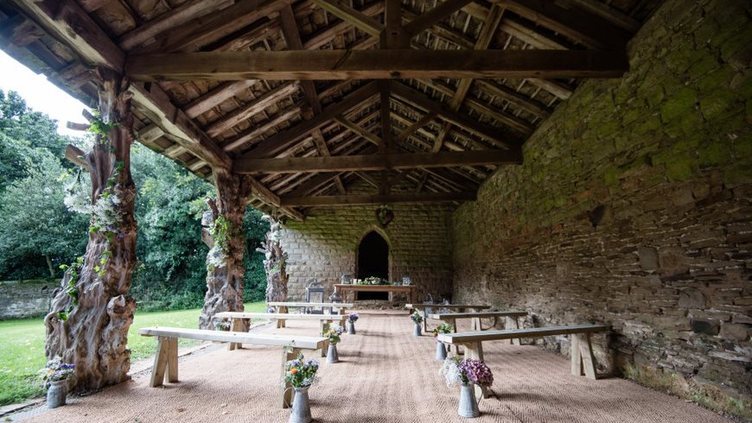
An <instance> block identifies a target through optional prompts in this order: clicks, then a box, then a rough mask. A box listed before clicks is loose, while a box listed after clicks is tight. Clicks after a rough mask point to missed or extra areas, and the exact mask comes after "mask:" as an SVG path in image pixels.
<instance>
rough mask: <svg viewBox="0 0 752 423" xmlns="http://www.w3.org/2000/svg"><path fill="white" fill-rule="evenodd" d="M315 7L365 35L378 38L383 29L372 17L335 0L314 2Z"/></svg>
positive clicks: (317, 0)
mask: <svg viewBox="0 0 752 423" xmlns="http://www.w3.org/2000/svg"><path fill="white" fill-rule="evenodd" d="M314 2H315V3H316V5H317V6H319V7H320V8H322V9H324V10H326V11H327V12H329V13H331V14H332V15H334V16H336V17H338V18H340V19H342V20H343V21H345V22H348V23H350V24H351V25H352V26H354V27H355V28H358V29H359V30H361V31H363V32H365V33H366V34H369V35H372V36H374V37H378V36H379V34H380V33H381V31H382V30H383V29H384V27H383V26H382V25H381V24H380V23H379V22H378V21H376V20H375V19H373V18H372V17H370V16H368V15H366V14H365V13H363V12H360V11H357V10H355V9H353V8H351V7H349V6H346V5H344V4H341V3H340V2H338V1H336V0H314Z"/></svg>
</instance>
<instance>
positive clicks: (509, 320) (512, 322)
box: [504, 316, 522, 345]
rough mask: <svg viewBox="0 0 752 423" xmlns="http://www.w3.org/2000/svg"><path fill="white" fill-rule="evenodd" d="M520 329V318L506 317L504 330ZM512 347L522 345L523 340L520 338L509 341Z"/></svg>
mask: <svg viewBox="0 0 752 423" xmlns="http://www.w3.org/2000/svg"><path fill="white" fill-rule="evenodd" d="M512 328H514V329H519V328H520V321H519V318H518V317H510V316H507V317H506V322H505V323H504V329H512ZM509 344H510V345H522V340H521V339H520V338H512V339H510V340H509Z"/></svg>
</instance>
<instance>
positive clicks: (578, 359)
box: [569, 335, 583, 376]
mask: <svg viewBox="0 0 752 423" xmlns="http://www.w3.org/2000/svg"><path fill="white" fill-rule="evenodd" d="M569 341H570V346H569V358H570V363H571V370H572V376H582V374H583V372H582V356H581V355H580V339H579V338H578V337H577V335H572V336H571V338H570V339H569Z"/></svg>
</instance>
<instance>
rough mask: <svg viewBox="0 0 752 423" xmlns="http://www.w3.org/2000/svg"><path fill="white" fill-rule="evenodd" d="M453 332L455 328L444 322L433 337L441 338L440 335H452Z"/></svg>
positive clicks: (435, 330) (436, 329)
mask: <svg viewBox="0 0 752 423" xmlns="http://www.w3.org/2000/svg"><path fill="white" fill-rule="evenodd" d="M453 330H454V326H452V325H450V324H449V323H446V322H444V323H442V324H440V325H438V326H436V327H435V328H434V330H433V336H439V334H440V333H452V331H453Z"/></svg>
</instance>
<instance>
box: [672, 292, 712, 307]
mask: <svg viewBox="0 0 752 423" xmlns="http://www.w3.org/2000/svg"><path fill="white" fill-rule="evenodd" d="M706 303H707V301H706V298H705V294H703V293H702V291H700V290H698V289H693V288H689V289H684V290H682V291H681V292H680V293H679V307H682V308H699V309H703V308H705V306H706Z"/></svg>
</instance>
